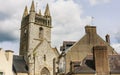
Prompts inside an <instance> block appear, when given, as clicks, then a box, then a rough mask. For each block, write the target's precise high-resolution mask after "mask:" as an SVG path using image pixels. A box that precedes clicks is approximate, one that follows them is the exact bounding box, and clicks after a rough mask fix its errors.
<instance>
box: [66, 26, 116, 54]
mask: <svg viewBox="0 0 120 75" xmlns="http://www.w3.org/2000/svg"><path fill="white" fill-rule="evenodd" d="M92 27H95V26H86V27H85V28H86V34H85V35H84V36H83V37H82V38H81V39H80V40H79V41H78V42H76V43H75V44H74V45H73V46H71V47H70V48H68V49H67V50H66V52H65V53H67V52H69V51H71V50H73V51H75V50H79V51H81V52H82V51H85V50H92V48H93V46H96V45H106V46H107V48H108V54H117V52H116V51H115V50H114V49H113V48H112V47H111V46H110V44H109V43H108V42H106V41H104V40H103V39H102V38H101V37H100V36H99V35H98V34H97V32H96V28H92ZM87 28H88V29H89V28H91V29H89V30H87ZM82 47H84V48H82ZM90 52H91V51H88V54H90Z"/></svg>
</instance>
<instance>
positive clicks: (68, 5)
mask: <svg viewBox="0 0 120 75" xmlns="http://www.w3.org/2000/svg"><path fill="white" fill-rule="evenodd" d="M50 9H51V14H52V18H53V28H52V42H53V45H54V46H57V47H58V48H59V46H60V45H61V44H62V42H63V41H65V40H79V39H80V37H81V36H82V35H83V34H84V30H83V27H84V26H85V25H86V24H88V22H90V19H89V18H88V17H85V18H81V15H82V13H83V9H82V6H81V5H79V4H77V3H75V2H74V1H73V0H58V1H56V2H54V3H52V4H51V5H50Z"/></svg>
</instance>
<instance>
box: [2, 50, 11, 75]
mask: <svg viewBox="0 0 120 75" xmlns="http://www.w3.org/2000/svg"><path fill="white" fill-rule="evenodd" d="M12 64H13V51H11V50H6V51H4V50H3V49H1V48H0V75H13V70H12Z"/></svg>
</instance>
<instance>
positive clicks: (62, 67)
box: [59, 57, 65, 73]
mask: <svg viewBox="0 0 120 75" xmlns="http://www.w3.org/2000/svg"><path fill="white" fill-rule="evenodd" d="M59 72H60V73H65V58H64V57H62V58H60V61H59Z"/></svg>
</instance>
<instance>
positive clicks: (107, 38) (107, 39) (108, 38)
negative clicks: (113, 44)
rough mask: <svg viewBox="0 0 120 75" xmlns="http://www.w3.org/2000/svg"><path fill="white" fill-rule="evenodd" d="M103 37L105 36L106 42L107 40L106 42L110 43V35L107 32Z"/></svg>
mask: <svg viewBox="0 0 120 75" xmlns="http://www.w3.org/2000/svg"><path fill="white" fill-rule="evenodd" d="M105 38H106V42H107V43H108V44H110V35H108V34H107V35H106V36H105Z"/></svg>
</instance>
